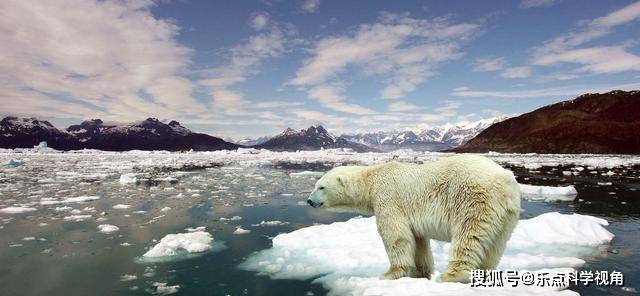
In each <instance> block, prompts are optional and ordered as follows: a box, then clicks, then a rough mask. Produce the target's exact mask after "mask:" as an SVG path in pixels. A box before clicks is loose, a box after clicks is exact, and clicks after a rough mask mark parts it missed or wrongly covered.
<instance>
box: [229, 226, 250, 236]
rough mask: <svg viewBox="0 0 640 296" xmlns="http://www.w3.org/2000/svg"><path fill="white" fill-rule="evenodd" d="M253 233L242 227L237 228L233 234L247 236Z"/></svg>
mask: <svg viewBox="0 0 640 296" xmlns="http://www.w3.org/2000/svg"><path fill="white" fill-rule="evenodd" d="M249 232H251V230H247V229H243V228H242V226H238V227H236V230H235V231H233V234H247V233H249Z"/></svg>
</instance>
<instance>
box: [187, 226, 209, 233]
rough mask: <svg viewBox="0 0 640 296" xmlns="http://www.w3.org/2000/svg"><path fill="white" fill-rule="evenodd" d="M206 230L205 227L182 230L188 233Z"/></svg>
mask: <svg viewBox="0 0 640 296" xmlns="http://www.w3.org/2000/svg"><path fill="white" fill-rule="evenodd" d="M206 229H207V227H205V226H198V227H193V228H191V227H188V228H185V229H184V230H186V231H188V232H196V231H205V230H206Z"/></svg>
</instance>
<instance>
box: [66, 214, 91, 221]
mask: <svg viewBox="0 0 640 296" xmlns="http://www.w3.org/2000/svg"><path fill="white" fill-rule="evenodd" d="M91 217H92V216H91V215H71V216H66V217H64V218H63V219H64V220H65V221H71V222H82V221H84V220H87V219H91Z"/></svg>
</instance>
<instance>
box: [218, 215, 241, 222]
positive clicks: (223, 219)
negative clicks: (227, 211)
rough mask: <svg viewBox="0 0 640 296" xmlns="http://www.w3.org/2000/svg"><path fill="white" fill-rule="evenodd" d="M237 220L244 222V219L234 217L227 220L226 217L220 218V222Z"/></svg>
mask: <svg viewBox="0 0 640 296" xmlns="http://www.w3.org/2000/svg"><path fill="white" fill-rule="evenodd" d="M237 220H242V217H240V216H233V217H231V218H225V217H222V218H220V221H237Z"/></svg>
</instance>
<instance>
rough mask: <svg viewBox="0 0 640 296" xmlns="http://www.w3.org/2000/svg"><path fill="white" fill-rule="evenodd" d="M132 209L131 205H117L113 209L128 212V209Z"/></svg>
mask: <svg viewBox="0 0 640 296" xmlns="http://www.w3.org/2000/svg"><path fill="white" fill-rule="evenodd" d="M130 207H131V205H125V204H117V205H114V206H113V208H114V209H116V210H126V209H128V208H130Z"/></svg>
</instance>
